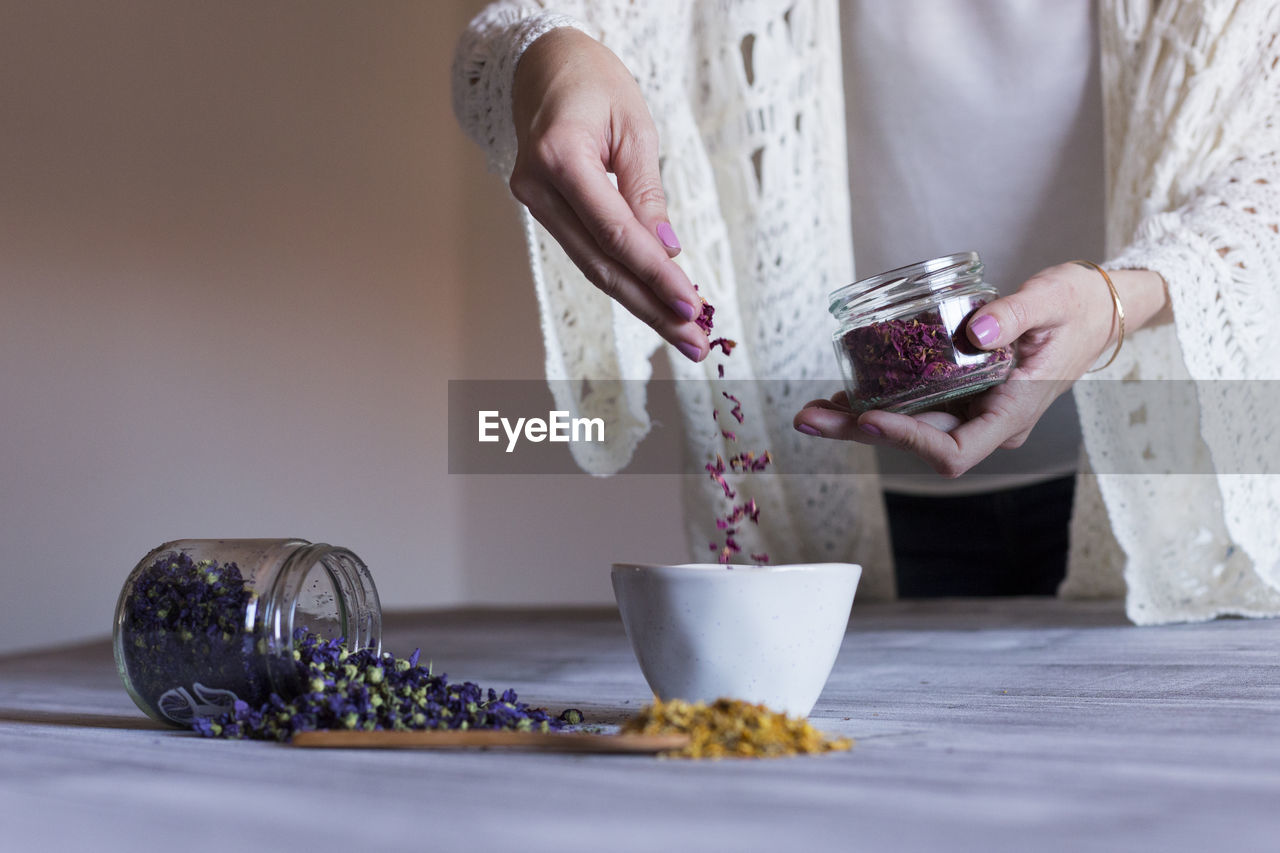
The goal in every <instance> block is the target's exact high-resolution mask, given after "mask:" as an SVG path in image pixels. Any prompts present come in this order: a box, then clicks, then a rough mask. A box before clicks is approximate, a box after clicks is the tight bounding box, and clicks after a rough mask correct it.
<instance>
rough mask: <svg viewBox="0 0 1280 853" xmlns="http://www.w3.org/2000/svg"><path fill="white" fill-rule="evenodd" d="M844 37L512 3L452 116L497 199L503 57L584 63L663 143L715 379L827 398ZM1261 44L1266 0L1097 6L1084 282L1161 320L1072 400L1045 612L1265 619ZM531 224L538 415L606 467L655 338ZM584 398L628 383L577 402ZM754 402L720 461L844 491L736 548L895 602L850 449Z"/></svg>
mask: <svg viewBox="0 0 1280 853" xmlns="http://www.w3.org/2000/svg"><path fill="white" fill-rule="evenodd" d="M552 6H553V8H551V7H552ZM837 15H838V5H837V3H836V2H835V1H834V0H718V2H697V3H688V2H679V0H660V1H659V0H648V2H644V3H633V2H627V0H555V2H553V3H545V4H544V3H539V2H534V0H505V2H498V3H494V4H492V5H491V6H489V7H488V8H487V9H485V11H484V12H482V13H481V14H480V15H479V16H478V17H477V18H476V19H475V20H474V21H473V22H472V23H471V25H470V27H469V28H468V29H467V31H466V32H465V33H464V34H463V36H462V39H461V41H460V43H459V46H458V53H457V58H456V60H455V65H454V79H453V91H454V107H455V111H456V113H457V115H458V117H459V120H460V121H461V123H462V125H463V127H464V129H465V130H466V132H467V133H468V134H469V135H470V136H471V137H472V138H473V139H475V140H476V142H478V143H479V144H480V145H481V146H482V147H483V148H484V150H485V151H486V153H487V155H488V157H489V162H490V166H491V168H492V169H493V170H494V171H496V172H497V173H499V174H500V175H502V176H504V177H506V176H509V175H510V172H511V169H512V166H513V163H514V160H515V154H516V149H515V136H514V131H513V129H512V122H511V84H512V75H513V71H514V68H515V65H516V62H517V61H518V60H519V58H520V56H521V54H522V52H523V51H524V49H525V48H526V47H528V45H529V44H531V43H532V42H533V41H534V40H535V39H536V38H537V37H538V36H540V35H542V34H543V33H545V32H547V31H548V30H550V29H552V28H555V27H560V26H572V27H576V28H578V29H581V30H583V31H584V32H587V33H589V34H591V35H592V36H594V37H595V38H598V39H599V40H600V41H602V42H603V43H604V44H605V45H607V46H608V47H609V48H610V49H611V50H613V52H614V53H616V54H617V55H618V56H619V57H620V58H621V59H622V61H623V62H624V63H626V65H627V67H628V68H629V69H630V70H631V71H632V73H633V74H634V76H635V77H636V79H637V80H638V81H639V83H640V85H641V87H642V89H643V90H644V92H645V95H646V98H647V101H648V104H649V107H650V111H651V112H652V114H653V116H654V118H655V121H656V123H657V126H658V130H659V134H660V137H661V163H662V179H663V184H664V187H665V189H666V192H667V196H668V203H669V212H670V219H671V221H672V222H673V223H674V224H675V227H676V230H677V233H678V234H679V236H680V239H681V242H682V243H683V245H684V246H685V252H684V253H683V254H682V255H681V256H680V258H679V263H681V265H682V266H683V267H684V269H685V270H686V272H687V273H688V274H689V276H690V279H691V280H692V281H695V282H697V283H698V284H699V286H700V288H701V289H702V292H703V293H704V294H705V295H706V296H707V298H708V299H709V300H710V301H711V302H712V303H713V304H715V305H716V306H717V315H716V320H717V332H718V333H720V334H724V335H726V336H728V337H731V338H734V339H736V340H737V341H738V343H739V346H738V348H737V349H736V350H735V351H734V353H733V357H732V359H729V361H728V362H727V364H728V366H729V375H730V377H731V378H738V379H770V380H819V379H828V380H831V383H830V388H829V389H828V391H829V390H833V389H834V388H836V387H838V385H837V384H835V377H836V369H835V364H834V360H833V358H832V355H831V350H830V343H829V341H830V334H831V332H832V331H833V329H834V324H833V322H832V320H831V318H830V317H829V316H828V315H827V313H826V304H825V302H826V295H827V294H828V293H829V292H830V291H831V290H832V289H833V288H834V287H836V286H839V285H842V284H845V283H847V282H848V281H851V280H852V278H853V252H852V247H851V240H850V228H849V211H848V205H849V198H848V194H847V193H846V192H845V191H844V188H845V187H846V186H847V175H846V166H845V163H846V159H845V158H846V153H845V130H844V113H843V110H844V104H843V92H842V78H841V69H840V41H839V26H838V18H837ZM1278 32H1280V7H1278V4H1275V3H1272V2H1268V0H1159V1H1158V2H1157V0H1101V2H1100V9H1099V38H1100V42H1101V44H1100V46H1101V56H1102V81H1103V86H1104V103H1105V120H1106V136H1107V138H1106V149H1107V170H1108V174H1107V191H1108V209H1107V235H1108V254H1109V256H1110V257H1109V259H1108V260H1107V261H1106V264H1105V265H1106V266H1109V267H1112V268H1138V269H1150V270H1154V271H1156V272H1158V273H1160V274H1161V275H1162V276H1163V277H1164V279H1165V281H1166V282H1167V284H1168V289H1169V294H1170V299H1171V302H1172V306H1173V316H1174V322H1173V323H1172V324H1166V325H1164V326H1155V327H1152V328H1148V329H1143V330H1141V331H1138V332H1136V333H1133V334H1131V335H1130V336H1129V337H1128V338H1127V339H1126V342H1125V344H1124V347H1123V349H1122V350H1121V353H1120V357H1119V358H1118V359H1117V360H1116V362H1115V363H1114V364H1113V365H1112V366H1111V367H1110V368H1108V369H1107V370H1106V371H1103V372H1100V373H1097V374H1092V375H1090V376H1088V377H1087V378H1086V380H1084V381H1081V382H1079V383H1077V385H1076V389H1075V393H1076V398H1077V403H1078V406H1079V409H1080V412H1081V419H1082V426H1083V432H1084V444H1085V457H1086V458H1085V460H1084V465H1083V468H1084V471H1085V473H1082V474H1081V475H1080V480H1079V482H1078V487H1077V499H1076V507H1075V511H1074V514H1073V519H1072V549H1071V557H1070V564H1069V569H1068V574H1067V578H1066V580H1065V581H1064V583H1063V585H1062V588H1061V590H1060V592H1061V594H1063V595H1070V596H1119V595H1125V596H1126V600H1127V608H1128V613H1129V616H1130V618H1132V619H1133V621H1135V622H1137V623H1140V624H1150V623H1159V622H1170V621H1186V620H1198V619H1209V618H1213V617H1215V616H1219V615H1223V614H1238V615H1247V616H1270V615H1276V614H1280V476H1278V475H1280V471H1278V470H1277V459H1276V457H1280V451H1277V450H1276V449H1275V447H1274V441H1275V439H1273V438H1272V430H1273V428H1274V426H1275V425H1276V424H1277V423H1280V400H1278V399H1277V397H1280V394H1277V391H1276V388H1280V384H1276V385H1274V386H1273V385H1272V383H1268V382H1265V381H1259V380H1280V334H1277V333H1276V328H1275V327H1276V324H1277V323H1280V235H1278V234H1277V223H1280V120H1277V116H1276V113H1277V107H1278V105H1280V68H1278V67H1277V65H1278V64H1280V63H1278V60H1280V39H1278V38H1277V33H1278ZM524 217H525V219H524V221H525V224H526V230H527V236H528V240H529V246H530V253H531V259H532V267H533V277H534V281H535V284H536V288H537V295H538V304H539V306H540V311H541V319H542V330H543V334H544V336H545V342H546V352H547V376H548V378H549V379H550V380H553V381H552V389H553V392H554V393H555V394H556V397H557V404H558V405H559V406H560V407H562V408H565V409H570V410H573V411H576V412H583V413H587V414H590V415H591V416H601V417H605V418H606V421H607V423H609V425H610V432H609V441H608V442H607V443H606V444H604V445H579V446H576V450H575V452H576V456H577V459H578V462H579V464H581V465H582V466H583V467H584V468H585V469H586V470H588V471H591V472H593V473H598V474H607V473H611V472H614V471H617V470H619V469H620V468H622V467H623V466H624V465H625V464H626V463H627V461H628V460H629V459H630V457H631V454H632V452H633V450H634V448H635V446H636V444H637V442H639V441H640V439H641V438H643V437H644V435H645V434H646V433H647V431H648V430H649V426H650V423H649V417H648V414H647V412H646V407H645V389H644V382H645V381H646V380H647V379H648V378H649V376H650V365H649V360H648V359H649V357H650V356H651V355H652V354H653V352H654V351H655V350H656V348H657V347H658V346H659V344H660V341H659V339H658V338H657V336H656V335H654V334H653V333H652V332H651V331H649V330H648V329H647V328H645V327H643V326H642V325H640V324H639V323H638V322H637V321H636V320H635V319H634V318H632V317H631V316H630V315H629V314H628V313H627V312H626V311H624V310H622V309H621V308H619V307H618V306H617V305H616V304H614V303H612V302H611V301H610V300H608V299H607V298H605V297H604V296H603V295H602V294H600V293H599V292H598V291H596V290H595V288H593V287H592V286H591V285H590V284H589V283H588V282H587V281H586V280H585V279H584V278H583V277H582V275H581V274H580V273H579V272H578V271H577V269H576V268H575V267H574V266H573V264H572V263H571V262H570V261H569V260H568V258H567V257H566V256H565V255H564V253H563V252H562V251H561V250H560V249H559V247H558V245H557V244H556V243H555V241H554V240H553V239H551V238H550V236H549V235H548V234H547V233H546V232H545V231H544V230H543V229H542V228H541V226H539V225H538V224H537V223H535V222H534V221H533V220H532V219H531V218H530V217H529V216H528V214H527V212H526V213H524ZM1063 260H1066V259H1063ZM671 361H672V364H673V370H674V371H675V375H676V378H677V379H678V380H682V381H680V382H678V383H677V385H678V388H679V396H680V399H681V403H682V409H683V413H684V426H685V430H686V434H687V435H689V436H692V438H690V439H689V442H690V445H691V446H690V452H692V453H694V454H697V455H698V456H705V454H706V453H707V452H708V450H710V451H711V452H721V453H724V452H725V451H726V448H725V447H724V446H723V445H722V444H720V445H718V442H719V439H718V438H712V437H708V435H707V434H708V432H709V430H708V424H709V423H710V418H711V409H712V402H713V399H714V398H715V397H716V396H717V394H718V390H717V387H718V386H717V384H716V383H717V378H716V376H715V367H714V365H715V364H716V362H717V359H714V358H709V359H707V361H706V362H704V363H703V364H700V365H694V364H691V363H689V362H687V361H686V360H684V359H682V358H674V359H672V360H671ZM584 377H590V378H591V379H593V380H595V379H601V378H603V379H611V378H619V379H627V380H635V381H631V382H625V383H620V384H618V385H616V386H609V385H607V384H606V385H601V384H600V383H593V385H592V393H591V394H589V395H583V394H581V393H578V390H577V389H579V388H580V385H579V382H578V381H576V380H581V379H582V378H584ZM1134 380H1143V381H1134ZM1156 380H1174V381H1156ZM750 387H754V388H758V389H759V390H758V392H757V393H755V394H754V395H752V396H751V398H749V399H745V400H743V406H744V409H745V410H746V411H748V412H752V413H757V415H758V416H757V417H753V418H751V419H749V420H748V422H747V423H746V424H744V425H743V428H742V429H740V430H738V433H739V440H740V442H741V446H746V447H760V448H763V447H771V448H774V449H778V448H783V449H784V450H785V454H784V455H786V454H791V455H796V454H799V455H802V456H803V457H804V458H806V459H808V460H809V462H810V463H811V464H812V465H813V468H811V469H810V470H814V469H816V470H824V468H823V462H822V460H823V459H824V458H826V459H829V460H831V461H832V463H833V464H832V465H831V466H830V467H829V468H827V469H826V470H839V471H841V472H843V473H842V474H841V475H840V476H818V475H810V476H801V477H788V476H761V477H756V478H754V479H753V481H752V482H751V486H750V488H751V495H752V496H753V497H755V498H756V500H757V502H758V503H759V504H760V505H761V508H762V516H761V518H762V523H761V525H760V526H759V528H751V526H750V525H747V527H748V528H751V529H747V530H744V534H745V536H744V541H743V544H744V546H745V549H749V550H752V551H755V550H765V551H768V552H769V553H770V554H771V555H772V557H773V559H774V562H803V561H816V560H849V561H853V562H859V563H861V564H862V565H863V567H864V580H863V584H862V587H861V589H860V590H859V596H860V597H865V598H887V597H891V596H892V595H893V578H892V563H891V557H890V555H889V548H888V543H887V535H886V522H885V517H884V509H883V504H882V499H881V495H880V490H879V487H878V483H877V479H876V476H875V464H874V460H873V458H872V456H871V454H870V452H869V451H868V450H867V448H865V447H862V446H859V445H852V444H849V445H844V444H843V443H837V442H819V441H814V440H812V439H806V438H804V437H803V436H800V435H798V434H797V433H795V431H794V430H793V429H792V428H791V417H792V414H793V413H794V412H795V411H796V410H797V409H798V408H799V405H800V404H802V403H803V402H804V401H805V399H807V398H806V397H804V396H803V395H804V393H806V391H801V390H794V391H793V387H794V388H796V389H799V388H801V387H802V384H801V383H799V382H796V383H795V385H794V386H792V385H791V384H790V383H788V382H768V383H756V384H753V385H751V386H750ZM602 388H603V389H610V388H612V389H613V390H604V391H602V390H601V389H602ZM806 390H807V389H806ZM1269 442H1270V443H1272V445H1273V446H1272V447H1271V448H1270V453H1269V454H1268V448H1267V444H1268V443H1269ZM824 454H838V458H837V456H836V455H827V456H825V457H824ZM685 479H686V483H687V485H686V489H685V492H686V493H685V503H686V510H687V511H686V518H687V519H688V523H687V528H688V529H687V530H686V534H687V536H688V540H689V543H690V547H691V550H693V551H694V553H695V555H696V558H698V559H706V557H705V556H704V555H705V554H706V551H705V549H706V547H707V543H708V542H709V541H710V540H712V539H714V538H715V528H714V514H715V512H716V511H717V510H718V505H717V500H716V498H717V495H718V493H719V487H718V486H716V484H715V483H713V482H711V481H710V480H707V479H706V478H693V477H689V478H685Z"/></svg>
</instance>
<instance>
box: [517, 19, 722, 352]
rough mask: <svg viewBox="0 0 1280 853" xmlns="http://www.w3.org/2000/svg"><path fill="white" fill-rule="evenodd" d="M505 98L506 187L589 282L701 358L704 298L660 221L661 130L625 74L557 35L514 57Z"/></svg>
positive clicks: (601, 52) (599, 49)
mask: <svg viewBox="0 0 1280 853" xmlns="http://www.w3.org/2000/svg"><path fill="white" fill-rule="evenodd" d="M512 94H513V103H512V117H513V118H514V120H515V127H516V141H517V143H518V145H519V149H518V153H517V156H516V165H515V170H514V171H513V172H512V173H511V192H512V193H513V194H514V195H515V197H516V198H517V199H519V200H520V201H521V202H523V203H524V204H525V206H527V207H528V208H529V212H530V213H532V214H533V216H534V218H535V219H537V220H538V221H539V222H541V223H542V225H543V226H544V227H545V228H546V229H547V231H549V232H550V233H551V236H552V237H554V238H555V239H556V241H557V242H558V243H559V244H560V245H561V246H562V247H563V248H564V250H565V252H566V253H567V254H568V256H569V257H570V258H571V259H572V260H573V262H574V263H575V264H576V265H577V266H578V268H579V269H580V270H582V272H583V274H584V275H586V277H587V278H588V279H589V280H590V281H591V282H592V283H593V284H594V285H595V286H596V287H598V288H600V289H601V290H602V291H604V293H606V294H607V295H609V296H610V297H612V298H613V299H616V300H617V301H618V302H620V303H621V304H622V305H623V306H624V307H625V308H626V309H627V310H628V311H630V312H631V313H632V314H634V315H635V316H636V317H638V318H640V319H641V320H642V321H644V322H645V323H646V324H648V325H649V326H652V327H653V328H654V329H655V330H656V331H657V332H658V334H660V335H662V337H664V338H666V339H667V340H668V341H670V342H671V343H672V344H674V345H675V346H676V348H677V349H679V350H680V351H681V352H682V353H684V354H685V355H686V356H687V357H689V358H690V359H692V360H693V361H701V360H702V359H703V358H705V357H706V354H707V349H708V344H707V337H706V335H705V334H703V332H702V330H701V329H699V328H698V326H697V324H696V323H695V322H693V321H694V318H696V317H697V316H698V314H699V313H701V307H702V306H701V300H700V299H699V297H698V294H697V292H696V291H695V290H694V288H693V284H692V283H690V281H689V279H688V278H687V277H686V276H685V274H684V272H683V271H682V270H681V269H680V267H679V266H677V265H676V264H675V263H673V262H672V261H671V258H673V257H674V256H675V255H676V254H677V253H678V252H679V250H680V243H679V241H678V240H677V239H676V236H675V232H674V231H673V230H672V228H671V225H670V223H669V222H667V205H666V197H665V196H664V194H663V191H662V182H661V178H660V176H659V173H658V133H657V130H656V129H655V128H654V124H653V119H652V117H651V116H650V115H649V108H648V106H647V105H646V104H645V101H644V96H643V95H642V94H641V92H640V87H639V86H638V85H637V84H636V82H635V80H634V79H633V78H632V76H631V73H630V72H629V71H628V70H627V69H626V67H625V66H624V65H623V64H622V62H621V61H620V60H619V59H618V58H617V57H616V56H614V54H613V53H612V52H611V51H610V50H609V49H608V48H606V47H605V46H604V45H602V44H600V43H599V42H597V41H596V40H595V39H593V38H591V37H590V36H588V35H586V34H585V33H582V32H579V31H578V30H575V29H572V28H562V29H556V30H552V31H551V32H549V33H547V34H546V35H544V36H542V37H541V38H539V39H538V40H537V41H535V42H534V43H533V44H532V45H530V47H529V49H528V50H526V51H525V53H524V55H523V56H522V57H521V58H520V63H519V65H517V66H516V72H515V84H514V89H513V93H512ZM610 172H612V173H613V174H614V175H615V176H616V177H617V181H618V186H617V188H616V189H615V188H614V186H613V184H612V183H611V182H610V180H609V175H608V173H610Z"/></svg>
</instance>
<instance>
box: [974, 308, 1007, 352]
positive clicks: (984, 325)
mask: <svg viewBox="0 0 1280 853" xmlns="http://www.w3.org/2000/svg"><path fill="white" fill-rule="evenodd" d="M969 329H970V330H971V331H972V332H973V336H974V337H975V338H977V339H978V345H979V346H984V347H985V346H986V345H987V344H989V343H991V342H992V341H994V340H995V339H996V338H998V337H1000V323H999V322H998V321H997V320H996V318H995V317H992V316H991V315H990V314H983V315H982V316H981V317H979V318H978V319H976V320H974V321H973V322H972V323H970V324H969Z"/></svg>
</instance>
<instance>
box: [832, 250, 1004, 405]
mask: <svg viewBox="0 0 1280 853" xmlns="http://www.w3.org/2000/svg"><path fill="white" fill-rule="evenodd" d="M998 295H999V294H998V293H997V292H996V290H995V288H994V287H992V286H991V285H989V284H987V283H986V282H985V281H983V279H982V261H981V260H980V259H979V258H978V253H977V252H960V253H958V254H954V255H947V256H946V257H941V258H934V259H933V260H928V261H921V262H920V263H916V264H911V265H910V266H905V267H900V268H899V269H895V270H890V271H889V272H886V273H881V274H880V275H876V276H872V277H870V278H864V279H861V280H859V281H856V282H854V283H853V284H850V285H846V286H845V287H842V288H840V289H839V290H837V291H835V292H834V293H832V294H831V305H830V311H831V314H832V315H833V316H834V317H835V318H836V320H838V321H839V322H840V330H839V331H838V332H836V333H835V335H834V336H833V338H832V341H833V343H834V344H835V350H836V359H837V361H838V362H839V364H840V372H841V375H842V376H843V377H844V384H845V390H846V391H847V392H848V395H849V406H850V408H851V409H852V410H853V411H854V412H858V413H861V412H865V411H868V410H870V409H884V410H886V411H890V412H901V413H903V414H911V413H912V412H918V411H922V410H924V409H928V408H931V407H934V406H938V405H940V404H942V403H945V402H949V401H951V400H957V399H960V398H962V397H968V396H970V395H973V394H977V393H980V392H982V391H985V390H986V389H988V388H990V387H992V386H994V385H998V384H1000V383H1001V382H1003V381H1004V380H1005V379H1006V378H1007V377H1008V375H1009V371H1010V370H1011V369H1012V368H1013V353H1012V352H1011V351H1010V350H1009V349H1008V348H1007V347H1002V348H1000V349H996V350H990V351H984V350H980V349H978V348H976V347H974V346H973V344H971V343H970V342H969V339H968V338H967V337H966V335H965V326H966V325H967V323H968V321H969V318H970V317H971V316H972V315H973V313H974V312H975V311H977V310H978V308H980V307H981V306H983V305H985V304H987V303H988V302H990V301H991V300H993V299H995V298H996V297H997V296H998Z"/></svg>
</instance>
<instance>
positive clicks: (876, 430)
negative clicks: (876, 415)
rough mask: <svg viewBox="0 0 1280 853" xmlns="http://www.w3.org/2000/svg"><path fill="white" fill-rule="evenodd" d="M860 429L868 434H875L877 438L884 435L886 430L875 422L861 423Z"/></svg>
mask: <svg viewBox="0 0 1280 853" xmlns="http://www.w3.org/2000/svg"><path fill="white" fill-rule="evenodd" d="M858 429H860V430H862V431H863V432H865V433H866V434H867V435H873V436H875V437H876V438H879V437H880V436H882V435H884V431H883V430H881V429H880V427H878V426H876V425H875V424H859V425H858Z"/></svg>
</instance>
